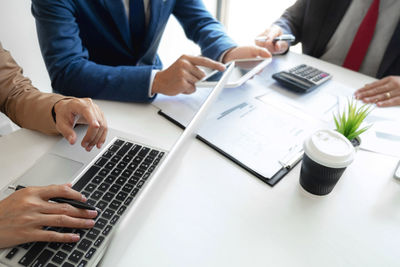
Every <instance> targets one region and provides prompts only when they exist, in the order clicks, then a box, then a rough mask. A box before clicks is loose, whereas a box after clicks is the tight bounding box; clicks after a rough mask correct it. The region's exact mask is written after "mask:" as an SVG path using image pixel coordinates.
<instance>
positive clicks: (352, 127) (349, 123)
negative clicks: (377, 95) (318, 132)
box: [333, 99, 372, 148]
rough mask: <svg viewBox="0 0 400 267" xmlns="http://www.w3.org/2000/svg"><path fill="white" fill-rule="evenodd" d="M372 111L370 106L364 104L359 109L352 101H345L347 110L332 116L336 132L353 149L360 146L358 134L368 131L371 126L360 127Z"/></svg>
mask: <svg viewBox="0 0 400 267" xmlns="http://www.w3.org/2000/svg"><path fill="white" fill-rule="evenodd" d="M371 111H372V105H369V104H364V105H361V106H360V107H359V106H358V105H357V102H356V101H355V100H354V99H351V100H348V101H347V109H346V108H345V109H344V111H343V112H342V113H341V114H340V112H338V114H337V116H335V115H333V119H334V120H335V125H336V131H338V132H339V133H341V134H343V135H344V136H345V137H346V138H347V139H349V141H350V142H351V143H352V144H353V146H354V147H355V148H358V147H359V146H360V144H361V139H360V137H359V135H360V134H362V133H363V132H365V131H366V130H368V129H369V128H370V127H371V125H367V126H365V127H362V128H360V127H361V124H362V122H363V121H364V119H365V118H366V117H367V116H368V114H369V113H370V112H371Z"/></svg>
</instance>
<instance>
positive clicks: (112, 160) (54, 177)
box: [0, 64, 234, 267]
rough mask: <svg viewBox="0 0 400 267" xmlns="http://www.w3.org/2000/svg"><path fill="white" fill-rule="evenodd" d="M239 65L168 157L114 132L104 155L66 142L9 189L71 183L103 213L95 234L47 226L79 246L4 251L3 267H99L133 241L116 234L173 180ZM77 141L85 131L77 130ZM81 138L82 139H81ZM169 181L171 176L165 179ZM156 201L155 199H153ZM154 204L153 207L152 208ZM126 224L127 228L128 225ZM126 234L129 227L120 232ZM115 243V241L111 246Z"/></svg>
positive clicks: (6, 191) (32, 246) (3, 192)
mask: <svg viewBox="0 0 400 267" xmlns="http://www.w3.org/2000/svg"><path fill="white" fill-rule="evenodd" d="M233 67H234V64H230V65H229V66H228V67H227V69H226V70H225V73H224V75H223V76H222V77H221V79H220V81H219V82H218V83H217V85H216V86H215V87H214V89H213V90H212V92H211V93H210V95H209V96H208V97H207V99H206V100H205V102H204V103H203V104H202V106H201V107H200V109H199V110H198V112H197V113H196V115H195V116H194V117H193V119H192V121H191V123H190V124H189V125H188V127H186V129H185V130H184V131H183V133H182V135H181V136H180V137H179V139H178V140H177V141H176V142H175V144H174V145H173V147H172V148H171V150H170V151H169V152H168V151H166V150H163V149H159V148H156V147H153V146H150V145H147V144H145V143H141V142H137V141H134V140H136V139H135V137H133V138H132V136H131V135H130V134H127V133H123V132H119V131H117V130H114V129H110V130H109V133H108V136H107V140H106V143H105V145H104V146H103V148H102V149H101V150H93V151H91V152H86V151H85V150H84V149H82V148H81V147H80V146H79V145H75V146H71V145H69V144H68V142H67V141H66V140H65V139H63V140H60V141H59V142H58V143H57V144H56V145H55V146H54V147H53V148H52V149H51V150H50V151H48V152H47V153H46V154H45V155H44V156H43V157H41V158H40V159H39V160H38V161H37V162H36V163H35V164H34V166H33V167H31V168H30V169H29V170H28V171H27V172H25V173H24V174H23V175H22V176H21V177H19V178H17V179H16V180H15V181H13V182H12V184H10V185H14V186H15V185H23V186H38V185H49V184H63V183H68V182H71V183H72V184H73V188H74V189H75V190H77V191H79V192H81V193H83V194H84V195H85V196H87V198H88V203H89V204H91V205H93V206H96V207H97V208H99V209H100V210H101V212H100V213H99V215H98V216H97V218H96V223H95V226H94V227H93V228H92V229H71V228H55V227H47V230H49V231H58V232H73V233H79V234H80V236H81V238H80V240H79V242H77V243H56V242H51V243H49V242H32V243H26V244H22V245H19V246H15V247H12V248H8V249H3V250H0V265H1V264H3V265H5V266H50V267H52V266H66V267H69V266H80V267H83V266H96V265H97V264H98V263H99V261H100V260H101V258H102V256H103V254H104V253H105V251H106V249H107V247H108V246H109V245H110V244H111V245H118V246H119V245H120V244H123V243H126V242H130V241H131V240H127V239H126V238H125V240H123V239H124V235H123V233H122V234H119V235H118V234H117V235H116V236H114V238H113V235H114V234H115V232H117V231H118V232H121V231H123V230H121V231H119V230H117V227H120V226H122V225H123V224H124V219H126V221H128V220H130V219H131V218H132V217H138V216H140V209H139V208H140V206H141V205H145V203H146V205H149V204H148V201H146V198H147V197H146V196H147V195H150V194H151V191H152V188H154V187H155V186H157V183H159V182H162V180H165V179H166V178H168V177H170V176H166V173H167V172H168V173H171V172H172V171H173V167H175V165H176V164H179V160H177V159H179V158H180V157H181V156H182V154H183V153H184V152H185V149H183V148H184V147H185V144H186V143H187V142H188V141H189V140H192V139H193V138H194V137H195V136H196V133H197V131H198V128H199V126H200V124H201V122H202V121H203V120H204V119H205V118H206V115H207V112H208V111H209V110H210V107H211V105H212V104H213V102H215V100H216V99H217V97H218V95H219V93H220V92H221V91H222V89H223V88H224V87H225V85H226V83H227V81H228V78H229V75H230V74H231V72H232V70H233ZM76 131H77V135H78V140H80V139H81V138H83V136H84V135H85V132H86V127H83V126H82V127H81V126H80V127H77V128H76ZM79 138H80V139H79ZM172 174H173V173H172ZM165 176H166V177H165ZM12 193H13V191H12V190H11V189H8V185H7V187H5V188H3V189H2V190H1V191H0V198H1V199H3V198H5V197H7V196H8V195H10V194H12ZM150 199H151V196H150ZM150 205H151V203H150ZM126 224H127V223H125V225H126ZM121 228H122V229H123V228H124V226H122V227H121ZM112 240H115V241H113V242H111V241H112Z"/></svg>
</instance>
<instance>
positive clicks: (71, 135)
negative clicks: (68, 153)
mask: <svg viewBox="0 0 400 267" xmlns="http://www.w3.org/2000/svg"><path fill="white" fill-rule="evenodd" d="M71 115H72V114H71ZM56 127H57V130H58V131H59V132H60V133H61V134H62V135H63V136H64V137H65V139H67V140H68V142H69V143H70V144H71V145H73V144H75V142H76V133H75V131H74V130H73V128H72V127H73V119H72V120H69V119H68V118H66V117H60V118H58V120H57V124H56Z"/></svg>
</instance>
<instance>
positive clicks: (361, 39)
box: [343, 0, 379, 71]
mask: <svg viewBox="0 0 400 267" xmlns="http://www.w3.org/2000/svg"><path fill="white" fill-rule="evenodd" d="M378 14H379V0H374V1H373V2H372V4H371V6H370V7H369V9H368V12H367V14H366V15H365V17H364V19H363V21H362V22H361V24H360V27H359V28H358V31H357V34H356V36H355V37H354V40H353V43H352V44H351V46H350V49H349V51H348V52H347V56H346V59H345V60H344V63H343V67H345V68H348V69H351V70H354V71H358V70H359V69H360V67H361V63H362V62H363V60H364V57H365V55H366V54H367V51H368V47H369V44H370V43H371V40H372V37H373V36H374V31H375V26H376V22H377V21H378Z"/></svg>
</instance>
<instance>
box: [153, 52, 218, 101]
mask: <svg viewBox="0 0 400 267" xmlns="http://www.w3.org/2000/svg"><path fill="white" fill-rule="evenodd" d="M197 66H203V67H207V68H210V69H215V70H219V71H224V70H225V66H224V65H223V64H221V63H219V62H217V61H214V60H211V59H209V58H206V57H201V56H188V55H183V56H181V57H180V58H179V59H178V60H177V61H175V62H174V63H173V64H172V65H171V66H170V67H169V68H167V69H165V70H163V71H160V72H158V73H157V74H156V76H155V77H154V81H153V87H152V93H153V94H156V93H161V94H164V95H177V94H191V93H193V92H195V91H196V86H195V83H196V82H198V81H199V80H201V79H202V78H204V76H205V73H204V71H202V70H201V69H199V68H198V67H197Z"/></svg>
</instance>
